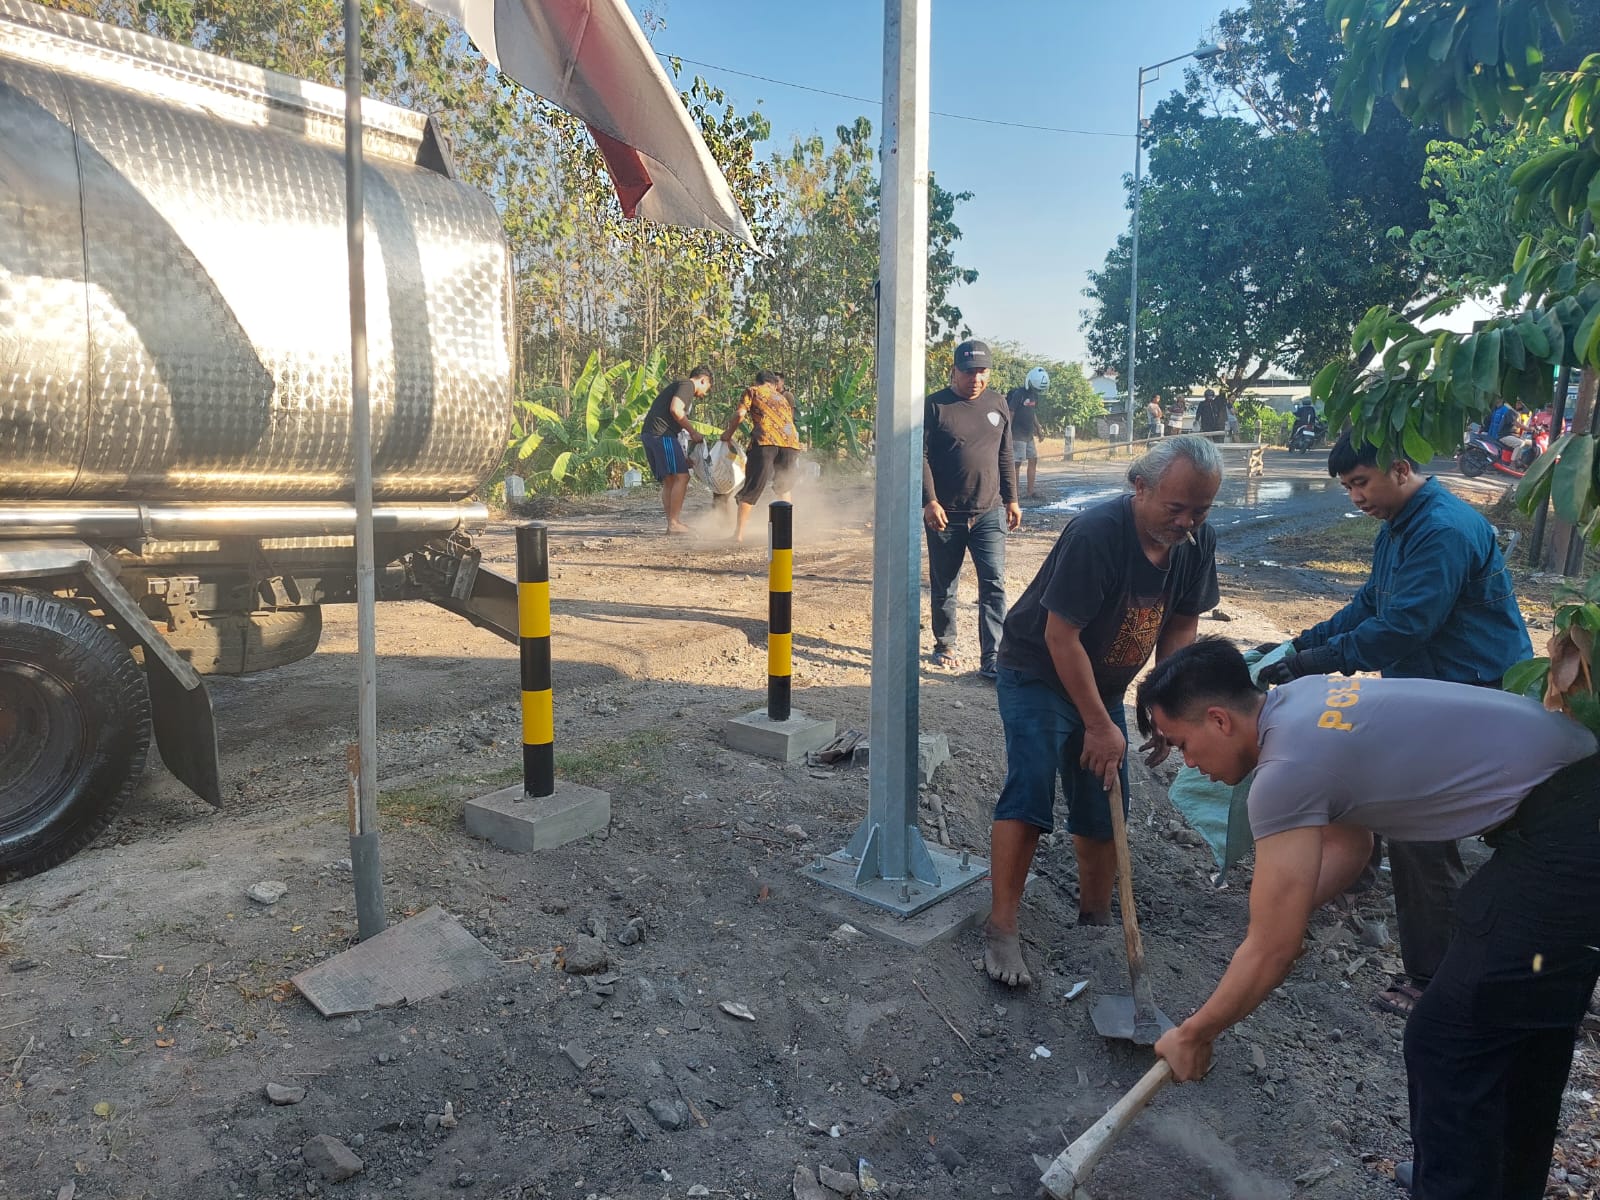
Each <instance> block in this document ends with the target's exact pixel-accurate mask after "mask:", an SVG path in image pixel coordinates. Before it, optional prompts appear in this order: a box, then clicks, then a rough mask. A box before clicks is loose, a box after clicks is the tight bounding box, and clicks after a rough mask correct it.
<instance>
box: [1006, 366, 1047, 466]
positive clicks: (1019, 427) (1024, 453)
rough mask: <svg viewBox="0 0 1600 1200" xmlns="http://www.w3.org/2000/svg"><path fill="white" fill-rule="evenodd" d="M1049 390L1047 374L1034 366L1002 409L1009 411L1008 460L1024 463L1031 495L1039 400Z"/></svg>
mask: <svg viewBox="0 0 1600 1200" xmlns="http://www.w3.org/2000/svg"><path fill="white" fill-rule="evenodd" d="M1049 390H1050V372H1048V371H1046V370H1045V369H1044V368H1043V367H1035V368H1033V370H1031V371H1029V372H1028V378H1027V380H1026V381H1025V382H1024V384H1023V386H1022V387H1019V388H1012V389H1011V390H1010V391H1009V392H1007V393H1006V407H1007V408H1009V409H1010V410H1011V457H1012V460H1013V461H1014V462H1019V463H1027V464H1028V491H1027V493H1026V494H1027V495H1029V496H1032V495H1033V480H1034V477H1035V476H1036V475H1037V474H1038V473H1039V447H1038V445H1037V444H1036V441H1035V439H1037V438H1038V436H1039V401H1040V399H1041V398H1042V397H1043V396H1044V394H1045V392H1047V391H1049Z"/></svg>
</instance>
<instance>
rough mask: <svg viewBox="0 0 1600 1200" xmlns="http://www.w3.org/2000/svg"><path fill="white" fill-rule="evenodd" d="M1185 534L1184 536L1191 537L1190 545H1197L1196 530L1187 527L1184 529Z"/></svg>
mask: <svg viewBox="0 0 1600 1200" xmlns="http://www.w3.org/2000/svg"><path fill="white" fill-rule="evenodd" d="M1183 536H1184V537H1186V538H1188V539H1189V545H1191V546H1193V545H1195V544H1196V543H1195V540H1194V530H1192V529H1185V530H1184V531H1183Z"/></svg>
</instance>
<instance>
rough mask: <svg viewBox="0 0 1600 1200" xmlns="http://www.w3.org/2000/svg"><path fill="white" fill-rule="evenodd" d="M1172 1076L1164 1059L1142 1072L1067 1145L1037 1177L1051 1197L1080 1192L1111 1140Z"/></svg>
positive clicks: (1068, 1199) (1060, 1199) (1068, 1198)
mask: <svg viewBox="0 0 1600 1200" xmlns="http://www.w3.org/2000/svg"><path fill="white" fill-rule="evenodd" d="M1171 1079H1172V1068H1171V1067H1170V1066H1169V1065H1168V1064H1167V1060H1166V1059H1164V1058H1163V1059H1161V1060H1159V1061H1158V1062H1157V1063H1156V1065H1155V1066H1153V1067H1151V1068H1150V1069H1149V1070H1148V1071H1146V1072H1145V1073H1144V1077H1143V1078H1142V1079H1140V1080H1139V1082H1138V1083H1136V1084H1134V1085H1133V1086H1132V1087H1131V1088H1129V1089H1128V1093H1127V1095H1125V1096H1123V1097H1122V1099H1120V1100H1118V1101H1117V1102H1116V1103H1115V1104H1114V1105H1112V1106H1111V1109H1110V1111H1109V1112H1107V1113H1106V1115H1105V1116H1103V1117H1101V1118H1100V1119H1099V1120H1098V1121H1096V1122H1095V1123H1094V1124H1093V1125H1091V1126H1089V1128H1088V1129H1086V1130H1084V1131H1083V1133H1082V1135H1081V1136H1080V1137H1079V1138H1078V1140H1077V1141H1075V1142H1073V1143H1072V1145H1070V1146H1068V1147H1067V1148H1066V1149H1065V1150H1063V1151H1062V1152H1061V1153H1060V1154H1058V1155H1056V1160H1055V1161H1054V1162H1053V1163H1051V1164H1050V1168H1049V1170H1047V1171H1046V1172H1045V1173H1044V1174H1043V1175H1042V1176H1040V1178H1039V1183H1040V1184H1041V1185H1042V1186H1043V1188H1044V1190H1045V1191H1046V1192H1047V1193H1048V1194H1049V1195H1051V1196H1053V1197H1054V1198H1055V1200H1073V1198H1074V1197H1075V1196H1079V1195H1081V1194H1082V1192H1081V1189H1082V1186H1083V1181H1084V1180H1085V1179H1087V1178H1088V1177H1089V1172H1090V1171H1092V1170H1094V1165H1095V1163H1097V1162H1099V1161H1100V1156H1101V1155H1102V1154H1104V1153H1105V1152H1106V1151H1107V1150H1109V1149H1110V1148H1111V1143H1112V1142H1114V1141H1116V1140H1117V1138H1118V1137H1120V1136H1121V1135H1122V1131H1123V1130H1124V1129H1126V1128H1127V1127H1128V1126H1129V1125H1130V1124H1132V1123H1133V1119H1134V1117H1136V1116H1138V1115H1139V1112H1140V1110H1141V1109H1143V1108H1144V1106H1145V1105H1146V1104H1149V1103H1150V1100H1151V1098H1152V1097H1153V1096H1154V1095H1155V1094H1156V1093H1157V1092H1159V1091H1160V1090H1161V1089H1162V1088H1163V1087H1164V1086H1165V1085H1166V1084H1167V1083H1168V1081H1170V1080H1171Z"/></svg>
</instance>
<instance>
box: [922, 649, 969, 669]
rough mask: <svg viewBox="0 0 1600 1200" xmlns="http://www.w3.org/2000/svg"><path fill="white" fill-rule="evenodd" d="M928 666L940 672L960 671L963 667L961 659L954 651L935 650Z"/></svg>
mask: <svg viewBox="0 0 1600 1200" xmlns="http://www.w3.org/2000/svg"><path fill="white" fill-rule="evenodd" d="M928 665H929V666H930V667H934V668H936V669H937V670H940V671H959V670H961V667H962V663H961V659H960V658H958V657H957V656H956V654H955V652H954V651H952V650H935V651H934V652H933V654H932V655H931V656H930V657H929V659H928Z"/></svg>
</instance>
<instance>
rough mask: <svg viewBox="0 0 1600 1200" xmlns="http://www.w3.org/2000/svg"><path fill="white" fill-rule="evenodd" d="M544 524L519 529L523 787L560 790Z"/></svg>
mask: <svg viewBox="0 0 1600 1200" xmlns="http://www.w3.org/2000/svg"><path fill="white" fill-rule="evenodd" d="M549 533H550V531H549V527H548V526H546V525H545V523H544V522H543V521H531V522H529V523H528V524H526V525H521V526H518V528H517V635H518V637H519V638H520V647H521V650H522V787H523V792H524V794H526V795H528V796H530V797H534V798H538V797H542V796H549V795H553V794H554V792H555V790H556V745H555V743H556V723H555V720H556V719H555V703H554V699H553V695H552V692H551V679H550V539H549Z"/></svg>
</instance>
